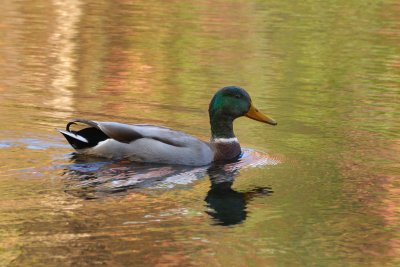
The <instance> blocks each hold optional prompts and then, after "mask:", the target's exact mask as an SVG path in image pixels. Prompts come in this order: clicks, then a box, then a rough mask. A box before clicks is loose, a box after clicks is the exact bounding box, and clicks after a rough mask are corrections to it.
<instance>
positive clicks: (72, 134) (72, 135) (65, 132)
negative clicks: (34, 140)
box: [58, 130, 89, 143]
mask: <svg viewBox="0 0 400 267" xmlns="http://www.w3.org/2000/svg"><path fill="white" fill-rule="evenodd" d="M58 131H59V132H60V133H62V134H65V135H68V136H70V137H72V138H75V139H77V140H79V141H81V142H85V143H89V141H88V140H87V139H86V138H85V137H83V136H80V135H77V134H74V133H71V132H67V131H63V130H58Z"/></svg>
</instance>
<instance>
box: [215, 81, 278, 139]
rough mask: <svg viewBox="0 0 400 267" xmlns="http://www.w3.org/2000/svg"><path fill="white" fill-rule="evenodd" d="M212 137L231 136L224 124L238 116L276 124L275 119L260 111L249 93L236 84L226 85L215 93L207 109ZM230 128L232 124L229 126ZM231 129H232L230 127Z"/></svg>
mask: <svg viewBox="0 0 400 267" xmlns="http://www.w3.org/2000/svg"><path fill="white" fill-rule="evenodd" d="M208 112H209V114H210V123H211V130H212V132H213V137H232V136H233V132H232V133H231V134H229V133H227V129H223V128H226V124H227V123H228V124H229V123H230V125H231V124H232V121H233V120H234V119H236V118H238V117H241V116H246V117H248V118H251V119H253V120H257V121H261V122H265V123H268V124H271V125H277V123H276V121H275V120H273V119H272V118H270V117H268V116H267V115H264V114H263V113H261V112H260V111H259V110H258V109H257V108H256V107H255V106H254V105H253V103H252V101H251V98H250V96H249V94H248V93H247V92H246V91H245V90H244V89H242V88H240V87H238V86H227V87H224V88H222V89H220V90H219V91H218V92H217V93H215V95H214V97H213V98H212V99H211V102H210V106H209V109H208ZM230 128H232V126H231V127H230ZM231 130H232V129H231Z"/></svg>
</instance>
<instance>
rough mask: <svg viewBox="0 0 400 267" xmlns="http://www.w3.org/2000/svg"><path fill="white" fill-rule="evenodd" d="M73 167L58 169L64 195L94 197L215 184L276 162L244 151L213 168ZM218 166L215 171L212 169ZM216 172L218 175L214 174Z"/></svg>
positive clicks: (77, 160) (88, 163)
mask: <svg viewBox="0 0 400 267" xmlns="http://www.w3.org/2000/svg"><path fill="white" fill-rule="evenodd" d="M71 160H72V161H73V163H72V164H69V165H62V166H58V168H62V169H64V177H66V179H67V180H68V189H67V191H68V192H70V193H71V194H75V195H76V194H78V195H81V196H82V197H85V198H86V197H88V198H92V197H96V195H97V194H110V193H117V192H122V191H126V190H128V189H134V188H136V189H138V188H147V189H171V188H175V187H179V186H183V187H187V186H189V185H190V184H192V183H194V182H195V181H197V180H199V179H201V178H203V177H205V176H206V175H210V176H213V178H215V181H220V182H222V181H224V180H232V179H233V178H234V176H236V175H237V173H238V172H239V171H240V170H241V169H246V168H255V167H262V166H267V165H276V164H278V163H280V161H279V160H277V159H275V158H272V157H270V156H269V155H268V154H266V153H264V152H261V151H257V150H252V149H243V154H242V156H241V157H240V159H239V160H237V161H235V162H231V163H227V164H218V165H216V164H213V165H209V166H202V167H190V166H180V165H158V164H146V163H135V162H128V161H119V162H114V161H104V160H103V159H95V158H90V159H89V158H86V157H81V156H79V155H75V156H74V157H73V158H72V159H71ZM216 166H217V168H215V167H216ZM216 170H217V171H216Z"/></svg>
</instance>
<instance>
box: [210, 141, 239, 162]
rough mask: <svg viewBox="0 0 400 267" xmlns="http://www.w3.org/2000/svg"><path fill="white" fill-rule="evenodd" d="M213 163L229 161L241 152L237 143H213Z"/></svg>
mask: <svg viewBox="0 0 400 267" xmlns="http://www.w3.org/2000/svg"><path fill="white" fill-rule="evenodd" d="M213 146H214V161H220V160H229V159H233V158H235V157H237V156H239V155H240V153H241V152H242V151H241V149H240V145H239V143H238V142H213Z"/></svg>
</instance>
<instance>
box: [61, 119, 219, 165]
mask: <svg viewBox="0 0 400 267" xmlns="http://www.w3.org/2000/svg"><path fill="white" fill-rule="evenodd" d="M74 122H81V123H84V124H87V125H89V126H91V127H90V128H85V129H83V130H81V131H77V132H74V131H69V127H67V131H61V133H62V134H64V136H65V137H66V138H67V140H68V141H69V142H70V143H71V145H72V146H73V147H74V148H75V149H76V150H77V151H78V152H79V153H82V154H89V155H95V156H101V157H107V158H111V159H121V158H128V159H130V160H132V161H140V162H154V163H166V164H183V165H194V166H200V165H207V164H209V163H211V162H212V161H213V158H214V153H213V151H212V149H211V148H210V146H209V145H208V144H207V143H205V142H203V141H201V140H199V139H197V138H195V137H193V136H191V135H188V134H186V133H183V132H180V131H175V130H172V129H169V128H166V127H160V126H155V125H143V124H123V123H116V122H95V121H88V120H79V119H78V120H74V121H73V122H72V123H74ZM89 133H90V134H89ZM85 140H87V142H85ZM91 140H97V141H98V142H97V143H95V142H92V141H91ZM74 142H75V144H74ZM76 142H78V143H79V144H76ZM94 143H95V144H94ZM89 144H90V145H89Z"/></svg>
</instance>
